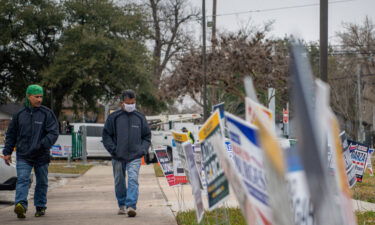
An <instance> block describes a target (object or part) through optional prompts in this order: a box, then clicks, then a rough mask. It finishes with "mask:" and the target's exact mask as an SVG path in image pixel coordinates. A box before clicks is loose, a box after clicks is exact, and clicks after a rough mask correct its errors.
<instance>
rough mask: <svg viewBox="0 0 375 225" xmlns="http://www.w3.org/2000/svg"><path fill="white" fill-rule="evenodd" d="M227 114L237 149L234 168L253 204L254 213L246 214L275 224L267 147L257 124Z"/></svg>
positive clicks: (230, 132) (264, 222) (233, 147)
mask: <svg viewBox="0 0 375 225" xmlns="http://www.w3.org/2000/svg"><path fill="white" fill-rule="evenodd" d="M225 117H226V121H227V126H228V132H229V137H230V141H231V144H232V149H233V158H232V159H233V161H234V167H235V168H236V170H237V173H238V174H239V176H240V177H241V180H242V183H243V186H244V187H245V191H246V196H247V197H248V199H249V201H250V203H251V205H252V207H251V208H252V210H251V211H252V212H246V213H253V214H255V215H256V216H255V217H256V220H257V223H258V224H272V211H271V208H270V207H269V202H268V201H269V196H268V193H267V182H266V174H265V168H264V164H263V150H262V149H261V148H260V143H259V140H258V130H257V128H256V127H255V126H254V125H251V124H249V123H248V122H246V121H244V120H242V119H240V118H238V117H236V116H234V115H232V114H229V113H227V112H226V113H225ZM228 179H229V178H228ZM239 202H242V201H241V200H239ZM241 208H242V207H241Z"/></svg>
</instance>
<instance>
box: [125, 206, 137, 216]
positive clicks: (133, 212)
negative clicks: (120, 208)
mask: <svg viewBox="0 0 375 225" xmlns="http://www.w3.org/2000/svg"><path fill="white" fill-rule="evenodd" d="M127 211H128V216H129V217H135V216H136V215H137V212H136V211H135V209H133V208H132V207H129V208H128V209H127Z"/></svg>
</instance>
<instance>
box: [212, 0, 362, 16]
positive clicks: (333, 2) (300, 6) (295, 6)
mask: <svg viewBox="0 0 375 225" xmlns="http://www.w3.org/2000/svg"><path fill="white" fill-rule="evenodd" d="M354 1H357V0H339V1H331V2H329V3H328V4H337V3H344V2H354ZM312 6H319V3H312V4H304V5H294V6H284V7H277V8H268V9H255V10H249V11H240V12H232V13H223V14H217V15H216V16H232V15H240V14H248V13H261V12H271V11H279V10H287V9H297V8H306V7H312ZM211 16H212V15H209V16H208V17H211Z"/></svg>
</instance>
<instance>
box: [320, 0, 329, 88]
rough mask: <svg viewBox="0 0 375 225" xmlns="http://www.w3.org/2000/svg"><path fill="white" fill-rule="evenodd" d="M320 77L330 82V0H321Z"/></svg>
mask: <svg viewBox="0 0 375 225" xmlns="http://www.w3.org/2000/svg"><path fill="white" fill-rule="evenodd" d="M320 78H321V79H322V80H323V81H324V82H328V0H320Z"/></svg>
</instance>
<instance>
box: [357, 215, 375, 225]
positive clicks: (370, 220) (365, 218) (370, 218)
mask: <svg viewBox="0 0 375 225" xmlns="http://www.w3.org/2000/svg"><path fill="white" fill-rule="evenodd" d="M356 214H357V219H358V225H362V224H366V225H370V224H372V225H374V224H375V212H362V213H360V212H357V213H356Z"/></svg>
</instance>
